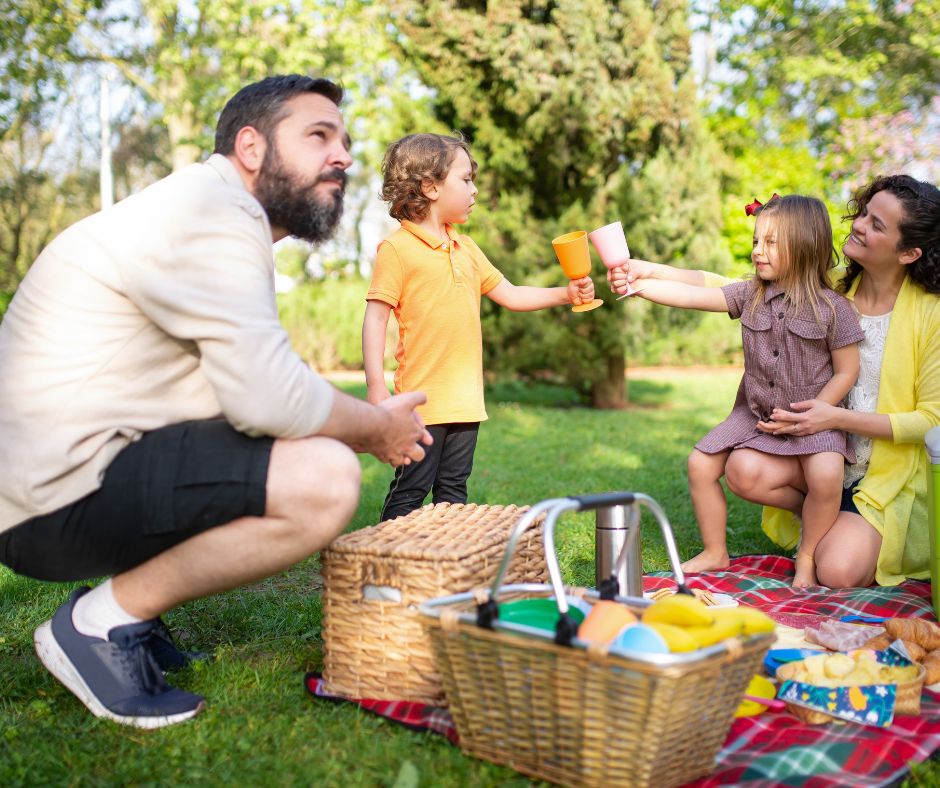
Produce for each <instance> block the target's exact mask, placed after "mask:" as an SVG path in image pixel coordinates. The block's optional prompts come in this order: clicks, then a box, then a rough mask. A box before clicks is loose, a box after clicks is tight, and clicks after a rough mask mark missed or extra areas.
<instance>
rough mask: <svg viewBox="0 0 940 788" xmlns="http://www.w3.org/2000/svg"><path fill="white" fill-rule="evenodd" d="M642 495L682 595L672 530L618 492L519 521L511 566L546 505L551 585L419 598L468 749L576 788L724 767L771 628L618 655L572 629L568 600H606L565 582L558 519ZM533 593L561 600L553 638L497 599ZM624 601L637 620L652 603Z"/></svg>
mask: <svg viewBox="0 0 940 788" xmlns="http://www.w3.org/2000/svg"><path fill="white" fill-rule="evenodd" d="M626 496H629V498H626ZM634 500H636V501H639V502H642V503H645V504H647V505H648V506H649V508H650V509H652V510H653V512H654V514H655V515H656V516H657V519H659V521H660V525H661V526H662V527H663V533H664V537H665V539H666V545H667V550H668V551H669V554H670V559H671V560H672V564H673V569H674V571H675V574H676V579H677V581H678V582H679V584H680V590H685V591H687V589H686V588H685V585H684V576H683V574H682V570H681V568H680V567H679V563H678V554H677V553H676V550H675V544H674V541H673V539H672V533H671V529H669V525H668V522H666V520H665V515H664V514H662V510H661V509H659V507H658V506H657V505H656V504H655V501H652V500H651V499H649V498H648V497H647V496H643V495H640V494H633V493H609V494H605V495H601V496H589V497H585V498H569V499H555V500H554V501H548V502H543V504H538V505H536V506H535V507H533V509H532V510H530V512H529V513H528V514H527V515H526V516H525V517H523V518H522V520H521V521H520V523H519V526H518V527H517V530H516V532H514V534H513V537H512V538H511V539H510V543H509V545H508V546H507V558H506V559H504V563H505V562H506V560H508V556H509V555H510V554H511V551H512V550H513V547H514V544H515V539H516V537H517V536H518V535H519V534H520V533H522V532H524V531H525V529H526V528H527V527H528V522H527V521H530V520H531V518H532V517H534V516H535V515H538V514H539V513H541V512H543V511H546V509H547V517H546V519H545V522H544V525H543V528H544V535H543V538H544V543H545V555H546V556H547V558H548V565H549V573H550V576H551V579H552V584H551V585H550V586H545V585H541V586H539V585H519V584H515V585H501V584H500V583H501V578H500V577H498V578H497V579H496V581H495V582H494V584H493V587H492V589H491V590H490V592H489V593H488V594H480V593H477V594H458V595H453V596H449V597H443V598H439V599H435V600H431V601H430V602H426V603H424V604H423V605H421V614H422V620H423V621H424V623H425V626H427V627H428V630H429V632H430V635H431V641H432V644H433V646H434V656H435V658H436V659H437V664H438V667H439V668H440V671H441V674H442V676H443V679H444V688H445V691H446V693H447V698H448V701H449V703H450V709H451V713H452V715H453V717H454V720H455V723H456V726H457V731H458V733H459V735H460V746H461V747H462V748H463V750H464V751H465V752H467V753H469V754H471V755H475V756H477V757H479V758H484V759H486V760H489V761H493V762H495V763H500V764H505V765H507V766H510V767H512V768H513V769H516V770H518V771H520V772H523V773H525V774H528V775H530V776H532V777H538V778H541V779H545V780H550V781H552V782H556V783H562V784H566V785H578V786H631V788H634V787H638V786H673V785H679V784H681V783H685V782H688V781H689V780H693V779H695V778H697V777H702V776H704V775H707V774H708V773H710V772H711V771H712V770H713V769H714V761H715V756H716V754H717V752H718V750H719V748H720V747H721V745H722V743H723V742H724V739H725V737H726V735H727V733H728V730H729V728H730V727H731V723H732V721H733V717H734V712H735V709H736V708H737V706H738V704H739V703H740V701H741V699H742V697H743V694H744V692H745V689H746V687H747V685H748V683H749V681H750V680H751V678H752V677H753V676H754V674H755V673H756V672H758V670H759V668H760V665H761V661H762V659H763V657H764V654H765V653H766V652H767V649H768V647H769V645H770V643H771V641H772V639H773V636H772V635H770V634H763V635H755V636H751V637H748V638H743V639H736V638H733V639H729V640H726V641H724V642H722V643H719V644H716V645H714V646H710V647H708V648H705V649H700V650H698V651H694V652H689V653H687V654H649V653H639V652H626V651H617V650H613V649H611V648H610V647H607V646H604V647H594V646H588V644H585V643H584V642H583V641H580V640H578V639H577V638H576V637H572V630H571V623H570V621H571V620H570V617H569V616H568V612H567V611H568V601H567V600H568V599H569V598H570V597H571V596H572V595H574V596H580V597H582V598H583V599H585V600H588V601H590V600H596V599H597V598H599V595H598V594H597V593H596V592H594V591H586V592H585V591H584V590H583V589H572V588H568V589H566V588H565V587H563V586H562V585H561V577H560V572H559V571H558V567H557V562H556V560H555V555H554V544H553V537H552V531H553V529H554V523H555V519H556V518H557V516H558V514H559V513H561V512H563V511H567V510H584V509H591V508H600V507H601V506H602V505H607V504H608V503H610V502H618V501H619V502H624V501H627V502H632V501H634ZM626 552H627V551H626V550H623V551H622V553H621V561H622V560H623V559H624V556H625V555H626ZM537 597H552V598H554V599H555V601H556V603H557V605H558V609H559V623H558V625H557V630H556V632H555V633H554V634H553V633H551V632H547V631H545V630H539V629H535V628H532V627H527V626H524V625H522V624H518V623H513V622H501V621H500V620H499V617H498V607H499V603H504V602H507V601H512V600H513V599H521V598H527V599H530V598H537ZM616 599H617V600H618V601H620V602H623V603H625V604H628V605H629V606H630V607H631V608H633V609H634V611H635V612H637V613H638V614H639V613H642V610H643V609H644V608H645V607H646V606H648V605H649V604H651V603H650V602H649V601H648V600H645V599H641V598H628V597H619V596H618V597H616ZM494 616H495V617H494ZM566 618H569V622H568V623H566V622H565V619H566Z"/></svg>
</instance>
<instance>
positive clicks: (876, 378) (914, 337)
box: [727, 175, 940, 588]
mask: <svg viewBox="0 0 940 788" xmlns="http://www.w3.org/2000/svg"><path fill="white" fill-rule="evenodd" d="M850 209H852V216H851V218H852V232H851V234H850V235H849V237H848V239H847V240H846V242H845V244H844V246H843V247H842V251H843V254H844V255H845V257H846V259H847V260H848V261H849V264H848V269H847V271H846V274H845V277H844V278H843V279H842V281H841V283H840V289H841V290H842V291H843V292H845V294H846V295H847V296H848V297H849V298H850V299H851V300H852V301H853V302H854V304H855V307H856V309H857V310H858V312H859V318H860V320H861V323H862V328H863V329H865V333H866V339H865V342H863V343H862V345H861V348H860V349H861V352H862V372H861V374H860V375H859V381H858V383H857V384H856V386H855V388H854V389H853V390H852V392H850V394H849V397H848V402H847V405H848V407H847V408H840V407H835V406H832V405H828V404H826V403H824V402H820V401H817V400H810V401H808V402H798V403H793V404H792V406H791V410H789V411H787V410H775V411H774V412H773V413H772V414H771V421H769V422H768V423H767V424H766V425H765V429H766V430H767V431H768V432H772V433H775V434H778V435H786V434H791V435H811V434H813V433H815V432H817V431H819V430H823V429H840V430H845V431H846V432H848V433H850V436H851V437H852V439H853V441H854V443H855V448H856V454H857V455H858V457H859V460H860V462H859V463H856V465H854V466H847V468H846V476H845V486H846V490H845V495H844V496H843V505H842V507H841V508H842V511H841V512H840V514H839V517H838V519H837V520H836V523H835V525H834V526H833V527H832V529H831V530H830V531H829V532H828V534H826V536H825V537H824V538H823V539H822V541H821V542H820V543H819V546H818V547H817V548H816V556H815V557H816V575H817V578H818V579H819V582H820V583H821V584H823V585H826V586H829V587H833V588H845V587H852V586H867V585H870V584H871V583H872V582H877V583H879V584H880V585H896V584H897V583H900V582H902V581H903V580H904V578H905V577H917V578H926V577H929V575H930V571H929V565H928V561H929V555H930V550H929V542H928V535H927V458H926V453H925V452H924V435H926V433H927V430H929V429H930V428H931V427H934V426H936V425H937V424H940V190H938V189H937V188H936V187H935V186H933V185H931V184H928V183H923V182H921V181H917V180H915V179H914V178H911V177H910V176H907V175H892V176H888V177H886V178H879V179H878V180H876V181H874V182H873V183H872V184H870V185H869V186H868V187H867V188H865V189H863V190H862V191H860V192H859V193H858V195H856V197H855V199H854V200H853V202H852V203H850ZM738 459H739V463H738V464H737V467H734V468H732V465H731V462H730V461H729V463H728V471H727V481H728V486H729V487H730V488H731V489H732V490H733V491H734V492H735V493H736V494H738V495H740V496H741V497H743V498H747V499H748V500H752V501H755V502H757V503H763V504H767V505H773V506H778V507H781V508H782V509H787V510H790V511H791V512H799V509H800V504H801V502H802V495H803V493H802V491H801V490H802V488H803V485H804V484H805V482H804V481H803V479H802V478H800V475H799V464H798V463H787V462H786V460H787V459H788V458H784V457H773V458H771V459H772V460H773V463H765V464H764V467H762V468H759V469H758V468H756V467H754V466H753V464H752V463H749V462H748V458H747V457H740V458H738ZM795 525H796V524H795V523H794V518H793V516H792V515H790V514H789V512H786V511H779V510H777V511H775V510H772V509H767V510H765V513H764V522H763V526H764V530H765V531H766V532H767V534H768V535H769V536H770V537H771V538H772V539H774V541H776V542H777V543H778V544H781V545H784V546H787V547H789V546H792V545H795V542H796V537H797V535H798V533H799V531H798V530H797V529H796V528H795V527H794V526H795Z"/></svg>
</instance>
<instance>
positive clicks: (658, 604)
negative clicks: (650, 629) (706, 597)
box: [643, 594, 715, 627]
mask: <svg viewBox="0 0 940 788" xmlns="http://www.w3.org/2000/svg"><path fill="white" fill-rule="evenodd" d="M714 620H715V617H714V615H713V613H712V611H711V610H709V609H708V608H707V607H706V606H705V605H704V604H703V603H702V602H700V601H699V600H698V599H696V598H695V597H694V596H688V595H687V594H673V595H672V596H667V597H663V598H662V599H657V600H656V601H655V602H653V604H652V605H650V606H649V607H648V608H646V610H645V611H644V613H643V623H644V624H651V623H654V622H659V623H661V624H673V625H674V626H679V627H707V626H709V625H710V624H711V623H712V622H713V621H714Z"/></svg>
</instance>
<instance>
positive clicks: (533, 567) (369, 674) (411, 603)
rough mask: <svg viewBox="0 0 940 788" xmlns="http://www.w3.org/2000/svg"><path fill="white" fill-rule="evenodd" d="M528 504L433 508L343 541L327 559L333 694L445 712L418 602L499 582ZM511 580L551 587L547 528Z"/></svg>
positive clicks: (327, 657)
mask: <svg viewBox="0 0 940 788" xmlns="http://www.w3.org/2000/svg"><path fill="white" fill-rule="evenodd" d="M527 508H528V507H525V506H522V507H520V506H486V505H474V504H446V503H445V504H436V505H430V504H429V505H428V506H425V507H424V508H422V509H418V510H417V511H414V512H411V513H410V514H408V515H405V516H404V517H398V518H396V519H394V520H387V521H385V522H383V523H380V524H379V525H375V526H372V527H370V528H363V529H361V530H359V531H355V532H354V533H351V534H345V535H343V536H341V537H340V538H339V539H337V540H336V541H334V542H333V544H332V545H330V547H329V548H328V549H327V550H325V551H324V552H323V556H322V561H323V662H324V669H323V679H324V683H325V686H326V689H327V690H328V691H329V692H331V693H334V694H340V695H347V696H349V697H354V698H375V699H385V700H412V701H420V702H422V703H430V704H434V705H437V706H443V705H446V700H445V698H444V692H443V687H442V686H441V680H440V676H439V675H438V672H437V669H436V667H435V665H434V658H433V656H432V654H431V644H430V642H429V641H428V637H427V633H426V632H425V630H424V628H423V627H422V626H421V623H420V621H419V618H418V612H417V606H418V604H419V603H421V602H423V601H425V600H427V599H431V598H432V597H435V596H440V595H441V594H443V593H448V592H451V591H453V590H455V589H459V590H460V591H466V590H469V589H471V588H481V587H485V586H488V585H489V584H490V583H492V582H493V578H494V577H495V576H496V570H497V568H498V566H499V562H500V559H501V558H502V557H503V553H504V548H505V546H506V541H507V540H508V538H509V534H510V532H511V531H512V529H513V526H514V525H515V524H516V522H517V521H518V520H519V517H520V516H521V515H522V514H523V513H524V512H525V511H526V509H527ZM508 574H509V576H511V577H512V578H513V582H517V583H540V582H545V580H546V579H547V577H548V575H547V572H546V567H545V559H544V556H543V553H542V545H541V522H539V523H538V524H537V525H536V528H535V529H533V531H532V533H531V534H529V535H528V536H527V538H526V539H525V540H524V542H523V543H522V544H521V545H520V549H519V550H518V551H517V552H516V556H515V558H514V560H513V562H512V565H511V566H510V567H509V568H508Z"/></svg>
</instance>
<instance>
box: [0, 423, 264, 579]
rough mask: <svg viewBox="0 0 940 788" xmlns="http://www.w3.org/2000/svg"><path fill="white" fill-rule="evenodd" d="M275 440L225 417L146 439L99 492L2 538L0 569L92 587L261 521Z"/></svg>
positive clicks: (122, 457)
mask: <svg viewBox="0 0 940 788" xmlns="http://www.w3.org/2000/svg"><path fill="white" fill-rule="evenodd" d="M273 442H274V441H273V439H272V438H250V437H248V436H247V435H244V434H242V433H240V432H238V431H237V430H235V429H234V428H233V427H232V426H231V425H230V424H229V423H228V422H227V421H224V420H221V419H214V420H211V421H188V422H184V423H182V424H172V425H170V426H168V427H163V428H161V429H158V430H154V431H153V432H148V433H145V434H144V435H143V436H142V437H141V438H140V440H138V441H136V442H134V443H132V444H130V445H129V446H127V447H126V448H125V449H123V450H122V451H121V452H120V453H119V454H118V455H117V456H116V457H115V458H114V460H113V461H112V462H111V465H109V466H108V469H107V471H106V472H105V476H104V480H103V481H102V484H101V488H100V489H99V490H97V491H95V492H93V493H91V494H90V495H88V496H86V497H85V498H82V499H81V500H79V501H76V502H75V503H73V504H70V505H68V506H65V507H63V508H62V509H59V510H58V511H55V512H52V513H51V514H47V515H42V516H40V517H34V518H33V519H32V520H27V521H26V522H25V523H21V524H20V525H17V526H15V527H14V528H11V529H10V530H8V531H4V532H3V533H0V563H3V564H6V565H7V566H8V567H10V568H11V569H12V570H13V571H14V572H17V573H19V574H23V575H27V576H29V577H33V578H36V579H37V580H58V581H66V580H87V579H89V578H93V577H101V576H104V575H113V574H116V573H118V572H122V571H124V570H126V569H130V568H132V567H134V566H137V565H138V564H141V563H143V562H144V561H146V560H147V559H149V558H152V557H153V556H155V555H159V554H160V553H162V552H164V551H165V550H168V549H169V548H171V547H173V546H174V545H176V544H179V543H180V542H183V541H185V540H187V539H189V538H190V537H193V536H195V535H196V534H198V533H200V532H201V531H205V530H207V529H209V528H213V527H215V526H218V525H224V524H225V523H229V522H231V521H232V520H237V519H238V518H240V517H246V516H255V517H257V516H261V515H263V514H264V509H265V499H266V494H265V485H266V482H267V478H268V463H269V462H270V459H271V446H272V444H273Z"/></svg>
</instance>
